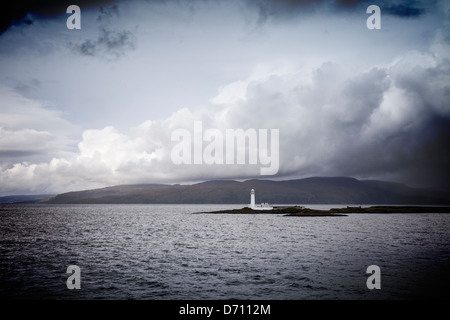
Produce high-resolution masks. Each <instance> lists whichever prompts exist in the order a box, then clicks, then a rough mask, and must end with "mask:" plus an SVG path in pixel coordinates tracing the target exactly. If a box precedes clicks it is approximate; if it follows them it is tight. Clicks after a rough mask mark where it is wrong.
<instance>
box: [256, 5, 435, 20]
mask: <svg viewBox="0 0 450 320" xmlns="http://www.w3.org/2000/svg"><path fill="white" fill-rule="evenodd" d="M249 4H250V5H253V6H255V7H256V8H257V9H258V12H259V15H260V17H259V20H260V22H261V21H266V20H267V19H268V18H270V17H274V18H288V17H291V16H296V15H298V14H310V13H311V12H324V11H327V12H334V13H336V14H339V13H350V12H363V13H365V9H367V7H368V6H369V5H372V4H374V5H378V6H379V7H380V9H381V11H382V13H383V14H389V15H392V16H397V17H400V18H411V17H419V16H421V15H422V14H424V13H426V12H427V10H430V9H432V8H435V5H436V1H425V0H421V1H409V0H381V1H374V0H337V1H330V0H251V1H250V2H249Z"/></svg>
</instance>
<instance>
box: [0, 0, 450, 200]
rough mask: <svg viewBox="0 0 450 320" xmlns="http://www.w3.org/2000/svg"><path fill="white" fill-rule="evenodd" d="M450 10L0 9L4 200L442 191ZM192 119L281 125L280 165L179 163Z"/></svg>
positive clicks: (95, 5) (408, 6) (412, 5)
mask: <svg viewBox="0 0 450 320" xmlns="http://www.w3.org/2000/svg"><path fill="white" fill-rule="evenodd" d="M72 4H75V5H78V6H79V8H80V20H79V22H80V27H81V28H80V29H69V28H68V27H67V21H68V19H71V17H72V14H73V12H69V13H67V12H66V9H67V7H68V6H69V5H72ZM370 5H377V6H378V7H379V8H380V26H381V28H380V29H369V28H368V27H367V23H366V22H367V20H368V19H370V17H371V16H372V14H373V12H372V11H370V12H369V13H367V12H366V10H367V8H368V7H369V6H370ZM449 15H450V3H449V2H448V1H444V0H443V1H440V0H434V1H425V0H417V1H403V0H396V1H388V0H384V1H375V0H373V1H358V0H335V1H325V0H322V1H313V0H303V1H295V0H281V1H272V0H240V1H238V0H229V1H220V0H190V1H188V0H165V1H164V0H155V1H151V0H149V1H143V0H140V1H137V0H128V1H127V0H124V1H108V0H103V1H85V0H80V1H78V2H77V1H71V2H67V3H66V2H65V1H39V4H38V3H37V2H36V1H24V2H20V3H19V4H16V5H14V6H13V7H12V8H11V9H10V10H5V12H2V14H1V29H0V71H1V72H0V195H11V194H49V193H62V192H68V191H77V190H84V189H92V188H100V187H106V186H111V185H121V184H141V183H168V184H173V183H196V182H201V181H206V180H213V179H235V180H246V179H255V178H256V179H272V180H287V179H298V178H306V177H312V176H327V177H331V176H348V177H355V178H358V179H376V180H385V181H393V182H400V183H406V184H408V185H410V186H416V187H428V186H449V181H450V169H449V164H450V148H449V146H450V126H449V125H450V50H449V49H450V48H449V46H450V24H449V22H450V19H449ZM198 122H201V124H202V127H203V129H204V131H206V130H208V129H211V130H215V131H210V132H216V133H217V132H220V133H223V135H224V136H225V132H226V130H229V129H234V130H237V129H243V130H256V132H260V131H261V130H267V131H269V132H270V130H271V129H278V130H279V143H278V148H277V149H276V151H277V152H278V157H279V168H278V170H277V171H276V173H274V174H271V175H261V173H260V167H261V164H259V163H258V164H252V163H249V161H247V162H246V163H244V164H226V163H224V164H206V163H202V164H193V163H192V164H183V163H182V164H176V163H174V161H173V158H172V151H173V149H174V147H175V146H176V145H177V141H174V140H173V137H172V134H173V133H174V131H176V130H177V129H180V128H184V129H185V130H187V131H189V132H191V133H192V137H193V138H192V139H193V140H192V141H191V142H190V144H189V143H188V141H187V140H185V141H183V143H185V144H184V145H187V146H188V148H191V147H192V150H194V149H195V148H196V147H195V146H193V145H194V142H195V143H198V141H196V140H195V139H196V138H195V134H194V123H198ZM196 137H197V138H198V137H199V136H196ZM202 138H203V140H204V141H203V146H206V145H207V144H208V142H207V141H206V140H205V137H204V136H200V140H201V139H202ZM271 146H274V145H272V144H271ZM185 150H187V149H185ZM272 151H273V152H275V148H273V149H272Z"/></svg>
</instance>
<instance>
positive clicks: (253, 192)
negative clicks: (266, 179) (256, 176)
mask: <svg viewBox="0 0 450 320" xmlns="http://www.w3.org/2000/svg"><path fill="white" fill-rule="evenodd" d="M250 208H252V209H253V208H255V189H252V191H251V192H250Z"/></svg>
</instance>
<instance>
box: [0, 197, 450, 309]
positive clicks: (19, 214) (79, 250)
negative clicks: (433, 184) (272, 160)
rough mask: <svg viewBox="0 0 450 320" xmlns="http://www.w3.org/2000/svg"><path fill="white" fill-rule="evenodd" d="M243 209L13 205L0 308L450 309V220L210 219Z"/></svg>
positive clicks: (3, 221) (2, 241)
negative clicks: (301, 303)
mask: <svg viewBox="0 0 450 320" xmlns="http://www.w3.org/2000/svg"><path fill="white" fill-rule="evenodd" d="M240 207H242V205H37V204H34V205H2V206H0V298H1V299H10V300H20V299H39V300H129V299H131V300H387V299H389V300H393V299H394V300H416V299H427V300H431V299H448V298H449V297H450V295H449V289H448V285H449V284H450V281H449V280H450V277H449V270H450V268H449V267H450V232H449V230H450V228H449V227H450V214H438V213H428V214H357V213H354V214H349V215H348V216H345V217H288V216H284V215H282V214H275V215H274V214H239V215H231V214H198V213H199V212H209V211H214V210H223V209H235V208H240ZM307 207H310V208H319V209H329V208H331V207H345V205H334V206H331V205H323V206H319V205H308V206H307ZM70 266H76V267H78V270H79V272H78V273H74V272H73V268H72V269H70ZM370 266H376V267H377V268H378V269H377V270H378V271H377V272H374V271H372V270H373V269H371V268H369V267H370ZM69 282H70V283H69ZM75 283H78V285H79V288H74V287H73V285H74V284H75ZM375 283H376V284H377V286H378V287H374V286H373V285H374V284H375Z"/></svg>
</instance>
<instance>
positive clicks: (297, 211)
mask: <svg viewBox="0 0 450 320" xmlns="http://www.w3.org/2000/svg"><path fill="white" fill-rule="evenodd" d="M197 213H211V214H221V213H222V214H283V215H285V216H301V217H330V216H331V217H342V216H346V214H342V213H338V212H331V211H326V210H316V209H309V208H305V207H303V206H292V207H285V206H283V207H273V208H272V209H270V210H258V209H252V208H250V207H244V208H242V209H232V210H219V211H211V212H197Z"/></svg>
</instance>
